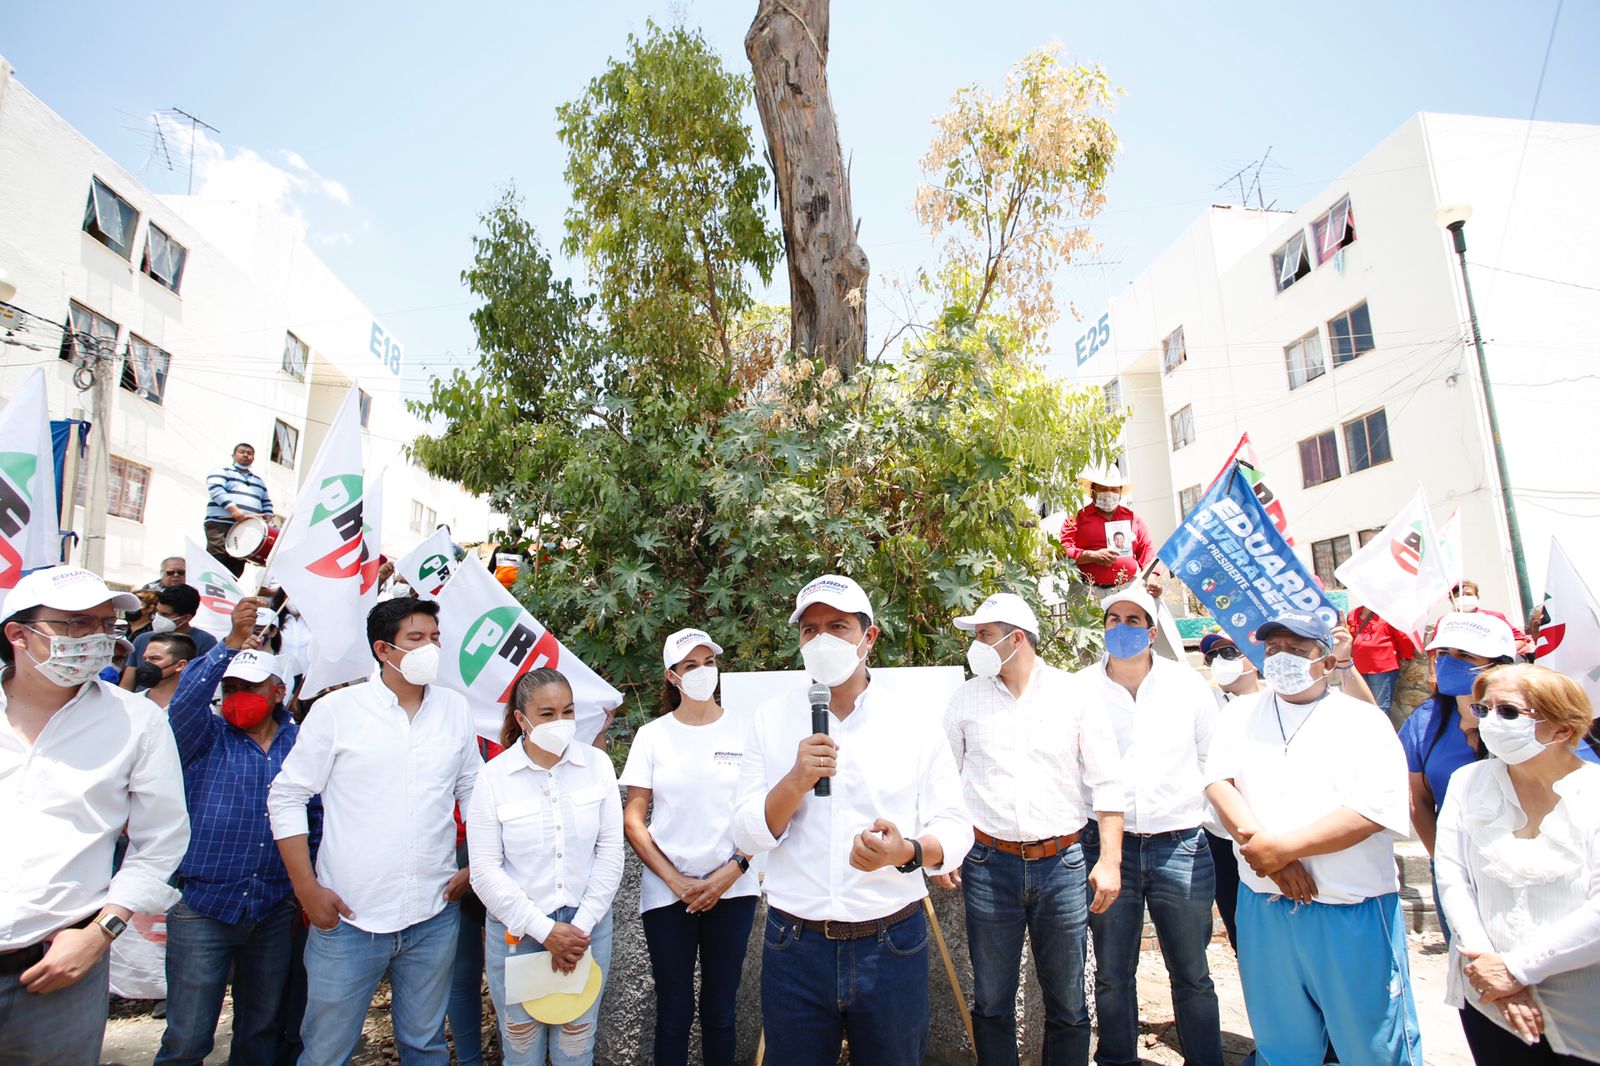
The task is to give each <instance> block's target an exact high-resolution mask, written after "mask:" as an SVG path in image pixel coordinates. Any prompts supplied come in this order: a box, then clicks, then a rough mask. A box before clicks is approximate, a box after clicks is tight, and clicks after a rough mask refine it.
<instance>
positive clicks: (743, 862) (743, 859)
mask: <svg viewBox="0 0 1600 1066" xmlns="http://www.w3.org/2000/svg"><path fill="white" fill-rule="evenodd" d="M728 861H729V862H731V863H736V864H737V865H738V867H739V873H740V875H741V876H743V875H744V874H747V873H749V872H750V856H748V855H740V854H739V853H738V852H737V851H736V852H734V853H733V854H732V855H729V856H728Z"/></svg>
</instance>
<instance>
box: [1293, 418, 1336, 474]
mask: <svg viewBox="0 0 1600 1066" xmlns="http://www.w3.org/2000/svg"><path fill="white" fill-rule="evenodd" d="M1338 476H1339V442H1338V440H1337V439H1336V438H1335V437H1334V434H1333V430H1331V429H1330V430H1325V431H1324V432H1322V433H1318V434H1317V435H1316V436H1315V437H1307V438H1306V439H1305V440H1303V441H1301V442H1300V480H1301V482H1302V484H1304V485H1305V487H1306V488H1308V489H1309V488H1310V487H1311V486H1313V485H1321V484H1322V483H1323V482H1325V481H1332V480H1333V479H1334V478H1336V477H1338Z"/></svg>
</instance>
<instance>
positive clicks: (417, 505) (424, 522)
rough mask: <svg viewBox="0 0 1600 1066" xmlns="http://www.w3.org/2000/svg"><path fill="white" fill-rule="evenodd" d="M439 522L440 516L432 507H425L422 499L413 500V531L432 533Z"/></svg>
mask: <svg viewBox="0 0 1600 1066" xmlns="http://www.w3.org/2000/svg"><path fill="white" fill-rule="evenodd" d="M438 524H439V516H438V514H437V513H436V512H435V511H434V509H433V508H432V507H424V506H423V504H422V501H421V500H412V501H411V532H413V533H432V532H433V530H434V527H436V526H437V525H438Z"/></svg>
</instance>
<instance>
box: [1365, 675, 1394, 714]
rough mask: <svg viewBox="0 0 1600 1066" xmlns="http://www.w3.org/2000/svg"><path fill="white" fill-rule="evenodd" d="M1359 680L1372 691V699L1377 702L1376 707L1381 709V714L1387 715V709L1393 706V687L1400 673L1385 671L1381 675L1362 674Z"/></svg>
mask: <svg viewBox="0 0 1600 1066" xmlns="http://www.w3.org/2000/svg"><path fill="white" fill-rule="evenodd" d="M1361 679H1362V680H1363V681H1365V682H1366V683H1367V687H1368V688H1370V689H1371V690H1372V698H1373V699H1375V700H1377V701H1378V706H1379V707H1382V708H1383V713H1384V714H1388V713H1389V708H1390V707H1391V706H1393V705H1394V686H1395V682H1397V681H1399V680H1400V671H1399V670H1398V669H1395V670H1385V671H1383V672H1382V673H1381V674H1362V675H1361Z"/></svg>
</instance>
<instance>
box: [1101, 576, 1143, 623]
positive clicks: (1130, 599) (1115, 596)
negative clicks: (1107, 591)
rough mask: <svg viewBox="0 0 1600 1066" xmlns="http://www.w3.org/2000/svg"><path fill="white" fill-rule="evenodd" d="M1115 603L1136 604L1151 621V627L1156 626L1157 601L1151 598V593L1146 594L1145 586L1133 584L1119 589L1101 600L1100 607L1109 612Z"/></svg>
mask: <svg viewBox="0 0 1600 1066" xmlns="http://www.w3.org/2000/svg"><path fill="white" fill-rule="evenodd" d="M1113 603H1131V604H1134V605H1135V606H1137V607H1138V608H1139V609H1140V610H1141V611H1143V612H1144V616H1145V617H1146V618H1148V619H1150V624H1151V625H1155V621H1156V601H1155V597H1153V596H1151V595H1150V593H1148V592H1146V591H1145V588H1144V586H1143V585H1140V584H1132V585H1129V586H1128V587H1127V588H1124V589H1118V590H1117V591H1116V592H1113V593H1112V594H1111V595H1109V596H1107V597H1106V598H1105V599H1103V600H1101V601H1100V606H1101V607H1102V608H1104V609H1105V610H1108V611H1109V610H1111V605H1112V604H1113Z"/></svg>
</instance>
